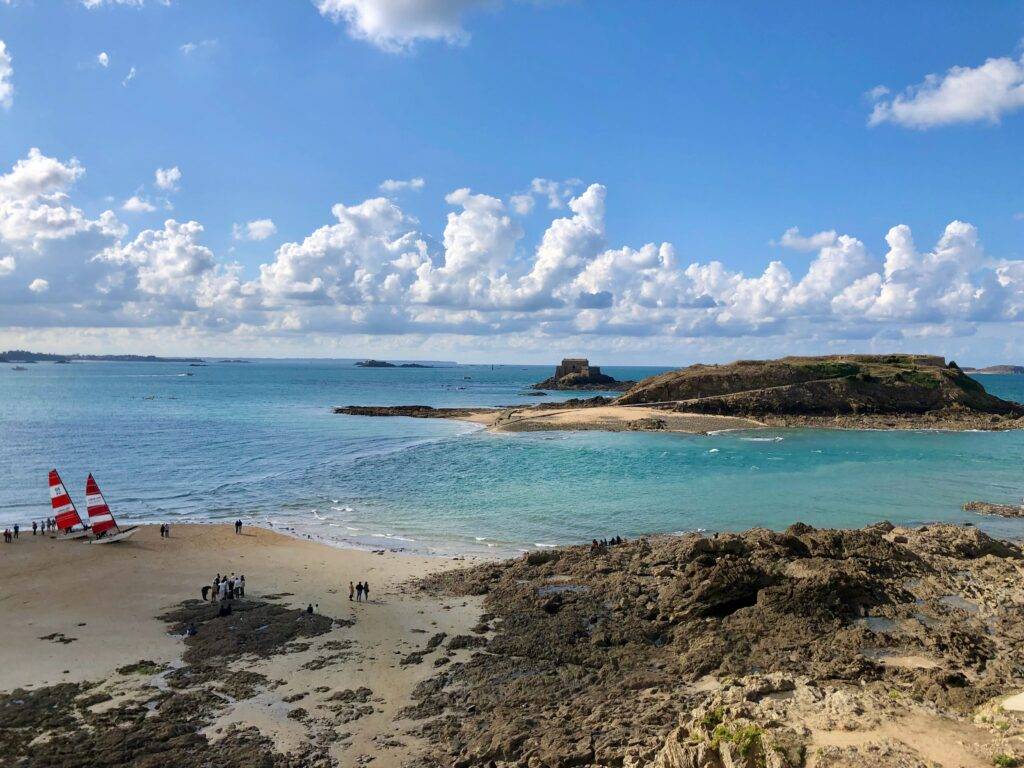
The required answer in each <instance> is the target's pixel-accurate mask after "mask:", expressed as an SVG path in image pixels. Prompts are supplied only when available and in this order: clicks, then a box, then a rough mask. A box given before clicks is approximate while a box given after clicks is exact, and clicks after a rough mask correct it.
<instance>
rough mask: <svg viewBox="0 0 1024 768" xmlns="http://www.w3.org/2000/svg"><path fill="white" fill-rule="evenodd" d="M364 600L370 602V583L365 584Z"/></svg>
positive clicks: (365, 582)
mask: <svg viewBox="0 0 1024 768" xmlns="http://www.w3.org/2000/svg"><path fill="white" fill-rule="evenodd" d="M363 600H365V601H366V602H370V582H368V581H364V582H363Z"/></svg>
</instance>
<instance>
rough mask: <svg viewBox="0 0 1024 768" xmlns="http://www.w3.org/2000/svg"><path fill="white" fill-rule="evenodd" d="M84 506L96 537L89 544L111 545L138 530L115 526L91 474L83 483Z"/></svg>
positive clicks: (135, 527)
mask: <svg viewBox="0 0 1024 768" xmlns="http://www.w3.org/2000/svg"><path fill="white" fill-rule="evenodd" d="M85 505H86V508H87V509H88V510H89V523H90V524H91V525H92V532H93V534H94V535H95V536H96V538H94V539H92V540H91V541H90V542H89V543H90V544H113V543H114V542H115V541H124V540H125V539H127V538H128V537H129V536H132V535H134V534H135V532H136V531H137V530H139V529H138V526H134V525H133V526H132V527H131V528H122V527H121V526H119V525H118V524H117V521H116V520H114V516H113V515H112V514H111V512H110V507H108V506H107V502H106V500H104V498H103V494H102V493H100V487H99V486H98V485H97V484H96V480H95V479H94V478H93V476H92V473H90V474H89V477H88V479H86V481H85Z"/></svg>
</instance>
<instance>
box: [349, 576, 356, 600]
mask: <svg viewBox="0 0 1024 768" xmlns="http://www.w3.org/2000/svg"><path fill="white" fill-rule="evenodd" d="M355 596H356V588H355V585H353V584H352V582H351V581H350V582H349V583H348V599H349V600H350V601H351V600H352V598H354V597H355Z"/></svg>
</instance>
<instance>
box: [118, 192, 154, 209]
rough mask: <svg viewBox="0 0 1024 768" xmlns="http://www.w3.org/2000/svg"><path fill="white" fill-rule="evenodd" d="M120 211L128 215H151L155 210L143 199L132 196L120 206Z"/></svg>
mask: <svg viewBox="0 0 1024 768" xmlns="http://www.w3.org/2000/svg"><path fill="white" fill-rule="evenodd" d="M121 210H122V211H128V212H129V213H152V212H153V211H155V210H156V206H155V205H153V204H152V203H151V202H149V200H146V199H145V198H142V197H139V196H138V195H132V196H131V197H129V198H128V199H127V200H125V201H124V203H123V204H122V205H121Z"/></svg>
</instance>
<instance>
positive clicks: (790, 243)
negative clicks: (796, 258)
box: [778, 227, 836, 251]
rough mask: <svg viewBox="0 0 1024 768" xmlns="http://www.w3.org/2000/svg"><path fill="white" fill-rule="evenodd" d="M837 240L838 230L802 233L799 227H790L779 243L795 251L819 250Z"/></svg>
mask: <svg viewBox="0 0 1024 768" xmlns="http://www.w3.org/2000/svg"><path fill="white" fill-rule="evenodd" d="M835 241H836V231H835V230H834V229H830V230H828V231H825V232H816V233H814V234H813V235H807V236H804V235H801V234H800V229H799V228H798V227H790V228H789V229H787V230H786V231H785V232H783V233H782V237H780V238H779V242H778V245H781V246H782V247H783V248H790V249H792V250H794V251H817V250H819V249H821V248H824V247H826V246H829V245H832V243H834V242H835Z"/></svg>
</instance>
